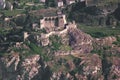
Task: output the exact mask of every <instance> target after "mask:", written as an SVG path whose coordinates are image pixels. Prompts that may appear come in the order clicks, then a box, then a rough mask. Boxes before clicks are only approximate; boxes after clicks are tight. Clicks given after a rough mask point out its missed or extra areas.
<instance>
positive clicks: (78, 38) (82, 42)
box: [68, 28, 93, 53]
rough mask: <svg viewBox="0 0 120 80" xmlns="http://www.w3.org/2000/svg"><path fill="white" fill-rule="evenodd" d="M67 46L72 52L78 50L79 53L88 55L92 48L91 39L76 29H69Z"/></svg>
mask: <svg viewBox="0 0 120 80" xmlns="http://www.w3.org/2000/svg"><path fill="white" fill-rule="evenodd" d="M68 35H69V45H70V46H71V47H72V49H73V50H78V51H79V52H80V53H89V52H90V51H91V50H92V49H93V48H92V40H93V39H92V37H91V36H90V35H88V34H86V33H83V32H82V31H80V30H79V29H77V28H73V29H69V30H68Z"/></svg>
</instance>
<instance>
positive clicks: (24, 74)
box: [0, 53, 44, 80]
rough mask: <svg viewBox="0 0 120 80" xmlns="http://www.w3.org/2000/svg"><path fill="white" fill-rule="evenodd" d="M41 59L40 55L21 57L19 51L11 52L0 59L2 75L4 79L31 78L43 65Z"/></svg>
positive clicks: (22, 79)
mask: <svg viewBox="0 0 120 80" xmlns="http://www.w3.org/2000/svg"><path fill="white" fill-rule="evenodd" d="M40 60H41V59H40V56H39V55H33V56H30V57H28V58H26V59H21V58H20V55H19V54H18V53H14V54H9V55H7V56H5V57H2V58H1V59H0V63H1V65H0V74H1V76H0V77H1V78H2V80H8V79H9V80H31V79H32V78H34V77H35V76H36V75H37V74H38V73H39V72H40V70H41V68H42V67H43V65H41V64H40V63H39V62H40ZM43 69H44V68H43ZM13 74H14V75H13ZM6 76H7V77H6Z"/></svg>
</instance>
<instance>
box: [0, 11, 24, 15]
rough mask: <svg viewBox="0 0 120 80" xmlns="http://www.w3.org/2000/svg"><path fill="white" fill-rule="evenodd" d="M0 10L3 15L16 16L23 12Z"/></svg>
mask: <svg viewBox="0 0 120 80" xmlns="http://www.w3.org/2000/svg"><path fill="white" fill-rule="evenodd" d="M0 12H2V13H3V14H4V15H5V16H16V15H17V14H22V13H24V10H12V11H11V10H2V11H0Z"/></svg>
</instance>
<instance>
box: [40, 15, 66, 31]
mask: <svg viewBox="0 0 120 80" xmlns="http://www.w3.org/2000/svg"><path fill="white" fill-rule="evenodd" d="M66 23H67V21H66V16H65V15H64V14H57V15H55V16H50V17H44V18H43V19H41V20H40V28H41V29H43V28H45V29H46V31H47V32H51V31H53V30H57V29H59V28H64V25H65V24H66Z"/></svg>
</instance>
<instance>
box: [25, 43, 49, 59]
mask: <svg viewBox="0 0 120 80" xmlns="http://www.w3.org/2000/svg"><path fill="white" fill-rule="evenodd" d="M25 43H26V45H28V46H29V48H30V53H28V54H39V55H40V56H41V57H42V58H43V59H44V60H45V61H49V59H50V58H49V57H48V56H47V55H46V53H44V48H43V47H41V46H37V45H36V44H34V43H28V42H25Z"/></svg>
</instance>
